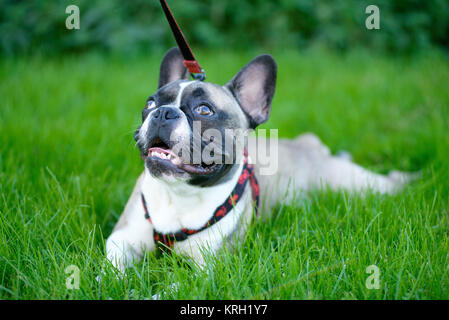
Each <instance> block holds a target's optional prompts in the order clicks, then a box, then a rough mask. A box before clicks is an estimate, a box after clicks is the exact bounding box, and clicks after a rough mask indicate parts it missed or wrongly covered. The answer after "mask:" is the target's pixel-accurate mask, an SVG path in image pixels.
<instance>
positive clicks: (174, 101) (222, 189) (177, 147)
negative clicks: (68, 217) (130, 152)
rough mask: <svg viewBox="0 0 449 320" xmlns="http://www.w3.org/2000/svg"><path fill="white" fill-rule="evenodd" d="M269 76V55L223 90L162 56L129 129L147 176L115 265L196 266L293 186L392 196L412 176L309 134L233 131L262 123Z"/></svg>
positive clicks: (117, 240)
mask: <svg viewBox="0 0 449 320" xmlns="http://www.w3.org/2000/svg"><path fill="white" fill-rule="evenodd" d="M276 74H277V66H276V63H275V61H274V59H273V58H272V56H270V55H260V56H258V57H256V58H255V59H253V60H252V61H251V62H249V63H248V64H247V65H246V66H244V67H243V68H242V69H241V70H240V71H239V72H238V73H237V74H236V75H235V76H234V77H233V78H232V79H231V80H230V81H229V82H228V83H226V84H225V85H224V86H221V85H217V84H213V83H208V82H203V81H198V80H193V81H191V80H189V73H188V72H187V69H186V68H185V67H184V64H183V57H182V55H181V53H180V51H179V49H178V48H177V47H175V48H172V49H171V50H169V51H168V52H167V53H166V54H165V56H164V58H163V60H162V63H161V66H160V75H159V87H158V90H157V91H156V92H155V93H154V94H153V95H151V97H150V98H149V99H148V100H147V102H146V105H145V107H144V109H143V111H142V125H141V126H140V127H139V128H138V129H137V131H136V133H135V140H136V142H137V146H138V148H139V150H140V153H141V157H142V159H143V161H144V171H143V173H142V174H141V176H140V177H139V178H138V180H137V183H136V185H135V187H134V190H133V191H132V194H131V197H130V198H129V200H128V202H127V204H126V206H125V209H124V211H123V214H122V215H121V217H120V219H119V221H118V223H117V225H116V226H115V228H114V230H113V232H112V234H111V235H110V237H109V238H108V239H107V242H106V250H107V258H108V260H109V261H110V262H111V263H112V265H113V266H114V267H115V268H116V269H118V270H119V271H121V272H123V271H125V269H126V268H127V267H129V266H130V265H131V264H132V263H134V262H137V261H138V260H139V259H140V258H141V257H142V256H143V254H144V252H146V251H154V250H157V249H158V248H163V249H165V250H168V251H175V252H177V253H179V254H181V255H185V256H188V257H191V258H192V260H193V261H195V262H196V263H198V265H200V266H201V265H202V264H204V261H205V260H204V256H203V254H204V252H205V250H204V249H205V248H207V252H212V253H213V252H216V251H217V250H219V249H220V248H221V247H222V246H223V245H225V244H226V245H228V244H232V243H235V241H239V239H242V237H243V235H244V234H245V230H246V228H247V227H248V225H249V223H250V222H251V221H252V219H254V218H255V217H257V216H261V215H266V214H269V213H270V212H271V211H272V210H271V208H273V207H274V206H275V205H276V204H277V203H280V202H288V201H292V200H294V197H295V195H296V194H297V192H296V191H298V190H302V191H307V190H312V189H321V188H331V189H334V190H337V189H345V190H348V191H350V192H351V191H354V192H359V191H364V190H372V191H374V192H380V193H393V192H395V191H396V190H398V189H399V188H401V187H402V186H403V185H404V184H405V183H406V182H407V181H408V180H409V177H408V176H407V174H405V173H401V172H397V171H394V172H391V173H390V174H389V175H381V174H376V173H374V172H370V171H368V170H366V169H364V168H362V167H361V166H359V165H357V164H355V163H353V162H352V161H351V160H350V159H347V158H344V157H339V156H333V155H331V153H330V152H329V149H328V148H327V147H326V146H325V145H324V144H323V143H322V142H321V141H320V140H319V139H318V137H316V136H315V135H313V134H310V133H305V134H302V135H299V136H298V137H297V138H295V139H292V140H287V139H279V140H276V141H273V140H272V139H271V138H270V139H268V138H266V139H262V138H256V137H254V136H249V137H248V136H246V135H239V134H235V132H242V131H243V132H245V130H251V129H255V128H256V127H257V126H258V125H259V124H262V123H264V122H266V121H267V120H268V117H269V114H270V110H271V102H272V99H273V95H274V92H275V86H276ZM239 130H240V131H239ZM207 132H208V134H206V133H207ZM260 142H262V144H265V145H269V146H275V148H271V149H270V148H269V149H270V155H269V156H268V157H266V159H265V160H267V159H268V160H267V161H265V163H264V165H265V166H271V167H274V168H276V170H274V171H273V172H268V173H267V172H265V173H264V172H263V170H262V169H263V168H262V167H261V166H260V165H259V163H258V159H259V158H260V157H259V155H258V152H259V151H260V150H259V149H260V148H257V146H258V145H259V143H260ZM211 146H212V147H211ZM198 155H199V156H198ZM273 164H274V165H273Z"/></svg>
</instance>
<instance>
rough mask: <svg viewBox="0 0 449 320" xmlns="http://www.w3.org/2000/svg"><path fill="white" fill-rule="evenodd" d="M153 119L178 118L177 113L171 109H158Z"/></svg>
mask: <svg viewBox="0 0 449 320" xmlns="http://www.w3.org/2000/svg"><path fill="white" fill-rule="evenodd" d="M153 117H154V118H155V119H161V120H175V119H178V118H179V113H178V110H176V109H175V108H173V107H159V108H158V109H157V110H156V111H155V112H154V114H153Z"/></svg>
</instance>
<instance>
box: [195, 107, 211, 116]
mask: <svg viewBox="0 0 449 320" xmlns="http://www.w3.org/2000/svg"><path fill="white" fill-rule="evenodd" d="M194 110H195V112H196V113H198V114H200V115H202V116H211V115H213V114H214V112H213V111H212V109H211V108H210V107H208V106H207V105H205V104H200V105H199V106H198V107H196V108H195V109H194Z"/></svg>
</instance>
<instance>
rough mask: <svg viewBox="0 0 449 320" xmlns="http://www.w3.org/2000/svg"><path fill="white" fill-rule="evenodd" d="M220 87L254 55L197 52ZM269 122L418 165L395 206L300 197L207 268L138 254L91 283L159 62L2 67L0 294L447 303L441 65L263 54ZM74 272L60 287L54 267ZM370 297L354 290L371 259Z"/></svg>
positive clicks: (130, 178)
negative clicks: (269, 75)
mask: <svg viewBox="0 0 449 320" xmlns="http://www.w3.org/2000/svg"><path fill="white" fill-rule="evenodd" d="M197 55H198V57H199V58H200V59H201V62H202V64H203V65H204V67H206V70H207V73H208V77H209V78H208V79H209V80H210V81H213V82H218V83H224V82H226V81H227V80H228V79H230V78H231V77H232V75H233V74H234V73H235V72H237V71H238V69H239V68H240V67H241V66H242V65H243V64H245V63H246V62H247V61H248V60H249V59H250V58H252V56H253V54H252V53H249V52H246V53H241V54H237V53H234V54H231V53H224V52H201V51H199V52H198V53H197ZM273 55H274V56H275V58H276V60H277V61H278V65H279V77H278V87H277V91H276V95H275V99H274V102H273V109H272V114H271V119H270V121H269V122H268V123H267V124H266V125H264V127H265V128H279V135H280V136H281V137H294V136H296V135H297V134H300V133H302V132H305V131H312V132H314V133H316V134H318V135H319V136H320V137H321V138H322V140H323V141H324V143H326V144H327V145H329V147H330V148H331V150H332V151H333V152H336V151H338V150H342V149H343V150H348V151H349V152H351V153H352V154H353V156H354V160H355V161H356V162H358V163H360V164H362V165H364V166H366V167H368V168H370V169H371V170H374V171H376V172H387V171H388V170H391V169H401V170H407V171H417V170H421V171H422V177H421V178H420V179H419V180H418V181H416V182H415V183H413V184H412V185H410V186H408V187H407V188H405V189H404V190H403V191H402V192H400V193H399V194H397V195H394V196H382V195H378V194H367V195H366V196H364V197H362V196H360V195H350V194H347V193H344V192H329V191H327V192H318V191H317V192H312V193H310V194H309V195H308V196H307V197H305V198H304V199H301V200H300V201H299V202H298V203H295V204H291V205H289V206H285V207H281V208H279V209H278V210H275V211H274V213H273V216H272V218H271V219H269V220H265V221H258V222H256V223H255V224H254V225H252V226H251V228H250V230H249V232H248V234H247V236H246V238H245V241H244V242H243V243H241V244H239V245H238V246H237V248H236V250H235V251H234V252H229V251H227V250H223V251H221V252H220V253H219V254H218V255H217V256H216V257H215V258H211V261H210V263H211V264H214V265H215V268H213V272H211V273H194V272H192V270H191V269H190V268H188V267H187V266H186V265H185V264H184V263H180V258H179V257H176V256H172V257H170V256H163V257H157V256H155V255H154V254H147V255H146V256H145V259H144V261H143V262H142V263H139V264H138V265H136V266H135V268H133V269H131V270H130V271H129V273H128V275H127V277H126V278H125V279H122V280H121V279H115V278H114V276H113V275H112V273H111V270H109V269H107V275H106V276H105V280H104V281H103V282H102V283H101V284H98V283H97V282H96V281H95V280H94V278H95V276H97V275H98V274H99V272H100V269H101V265H102V262H103V258H104V242H105V239H106V238H107V237H108V236H109V234H110V232H111V230H112V228H113V226H114V224H115V223H116V221H117V220H118V217H119V215H120V213H121V211H122V209H123V207H124V204H125V202H126V200H127V198H128V196H129V195H130V192H131V190H132V187H133V185H134V183H135V180H136V178H137V176H138V175H139V173H140V172H141V170H142V163H141V161H140V158H139V153H138V151H137V149H136V148H135V147H134V141H133V138H132V134H133V132H134V130H135V128H136V127H137V125H138V124H139V121H140V112H141V109H142V107H143V106H144V103H145V100H146V98H147V97H148V96H149V95H150V94H151V93H152V92H153V91H154V90H155V87H156V83H157V77H158V74H157V73H158V68H159V62H160V58H161V55H159V54H153V55H150V56H147V57H133V58H132V59H130V60H127V59H122V58H114V57H103V56H99V55H86V56H79V57H78V56H74V57H65V58H57V59H43V58H39V57H34V58H31V59H24V58H22V59H18V60H11V59H9V60H5V59H4V60H2V61H0V97H1V100H0V101H1V102H0V298H2V299H66V298H74V299H107V298H112V299H142V298H147V297H150V296H151V295H152V294H155V293H159V292H161V291H162V290H163V289H164V288H166V287H167V286H169V285H170V284H171V283H172V282H175V281H179V282H180V290H179V292H177V293H175V294H169V295H168V296H167V298H193V299H197V298H207V299H209V298H211V299H228V298H230V299H249V298H268V299H317V298H324V299H448V298H449V287H448V283H449V273H448V271H449V267H448V263H449V234H448V231H449V212H448V210H449V203H448V199H449V179H448V178H449V170H448V168H449V165H448V158H449V106H448V104H449V90H448V79H449V63H448V62H447V61H448V60H447V56H444V55H443V54H440V53H437V52H427V53H421V54H417V55H415V56H413V57H385V56H372V55H370V54H369V53H367V52H364V51H353V52H350V53H349V54H346V55H344V56H340V55H337V54H332V53H326V52H322V51H309V52H302V53H298V52H293V51H285V52H284V51H282V52H281V51H280V52H274V53H273ZM72 264H73V265H76V266H78V267H79V268H80V271H81V284H80V290H67V289H66V286H65V281H66V277H67V275H66V274H65V273H64V269H65V268H66V267H67V266H69V265H72ZM373 264H375V265H377V266H378V267H379V268H380V273H381V274H380V279H381V283H380V285H381V288H380V289H379V290H369V289H367V288H366V286H365V281H366V278H367V277H368V276H369V275H368V274H367V273H366V272H365V270H366V268H367V267H368V266H369V265H373Z"/></svg>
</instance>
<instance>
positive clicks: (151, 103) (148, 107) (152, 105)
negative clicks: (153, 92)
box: [146, 100, 156, 109]
mask: <svg viewBox="0 0 449 320" xmlns="http://www.w3.org/2000/svg"><path fill="white" fill-rule="evenodd" d="M155 106H156V103H155V102H154V100H148V101H147V106H146V108H147V109H151V108H154V107H155Z"/></svg>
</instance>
